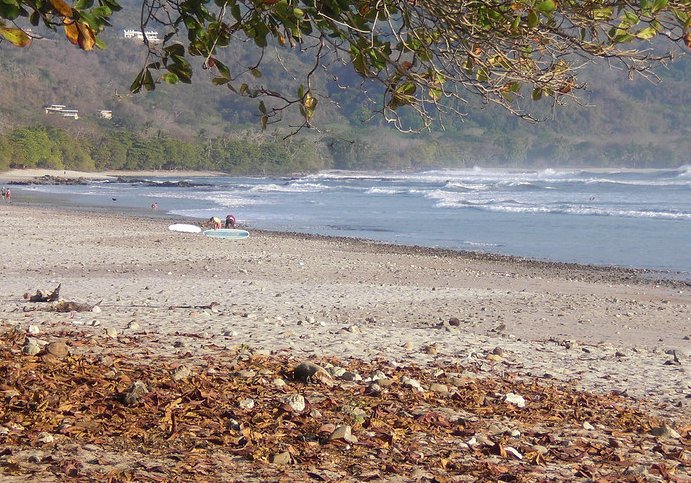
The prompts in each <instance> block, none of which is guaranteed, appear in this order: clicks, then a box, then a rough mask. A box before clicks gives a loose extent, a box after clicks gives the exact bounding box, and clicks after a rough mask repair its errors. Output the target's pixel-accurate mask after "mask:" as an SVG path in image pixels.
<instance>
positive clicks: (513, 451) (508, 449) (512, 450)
mask: <svg viewBox="0 0 691 483" xmlns="http://www.w3.org/2000/svg"><path fill="white" fill-rule="evenodd" d="M504 451H506V452H507V453H508V454H510V455H511V456H513V457H514V458H516V459H518V460H522V459H523V455H522V454H521V453H520V452H519V451H518V450H517V449H516V448H513V447H511V446H504Z"/></svg>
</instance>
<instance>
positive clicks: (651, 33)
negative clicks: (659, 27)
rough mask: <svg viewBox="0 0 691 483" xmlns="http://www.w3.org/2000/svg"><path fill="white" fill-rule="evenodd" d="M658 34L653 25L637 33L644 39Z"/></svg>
mask: <svg viewBox="0 0 691 483" xmlns="http://www.w3.org/2000/svg"><path fill="white" fill-rule="evenodd" d="M656 35H657V32H656V31H655V29H654V28H653V27H647V28H644V29H643V30H641V31H640V32H638V33H636V37H637V38H639V39H642V40H648V39H652V38H653V37H655V36H656Z"/></svg>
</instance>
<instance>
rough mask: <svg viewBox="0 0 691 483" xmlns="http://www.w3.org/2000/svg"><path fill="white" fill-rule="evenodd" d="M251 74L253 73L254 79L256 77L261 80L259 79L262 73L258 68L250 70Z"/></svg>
mask: <svg viewBox="0 0 691 483" xmlns="http://www.w3.org/2000/svg"><path fill="white" fill-rule="evenodd" d="M250 73H251V74H252V75H253V76H254V77H256V78H257V79H259V78H260V77H261V76H262V72H261V71H260V70H259V69H256V68H255V69H252V70H250Z"/></svg>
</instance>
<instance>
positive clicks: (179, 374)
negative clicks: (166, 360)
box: [173, 366, 192, 381]
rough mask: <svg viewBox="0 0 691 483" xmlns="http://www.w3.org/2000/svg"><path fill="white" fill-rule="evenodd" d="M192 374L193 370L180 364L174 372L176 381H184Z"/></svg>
mask: <svg viewBox="0 0 691 483" xmlns="http://www.w3.org/2000/svg"><path fill="white" fill-rule="evenodd" d="M191 375H192V371H191V370H190V368H189V367H187V366H180V367H178V368H177V369H175V372H173V380H174V381H182V380H184V379H187V378H188V377H190V376H191Z"/></svg>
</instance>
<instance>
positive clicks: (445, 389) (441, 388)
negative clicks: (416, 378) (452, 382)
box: [429, 382, 449, 394]
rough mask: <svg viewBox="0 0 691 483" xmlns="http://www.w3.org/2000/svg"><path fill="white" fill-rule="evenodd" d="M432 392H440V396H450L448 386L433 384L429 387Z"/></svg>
mask: <svg viewBox="0 0 691 483" xmlns="http://www.w3.org/2000/svg"><path fill="white" fill-rule="evenodd" d="M429 389H430V391H432V392H438V393H439V394H448V393H449V388H448V387H447V386H446V384H439V383H437V382H435V383H432V384H431V385H430V386H429Z"/></svg>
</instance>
